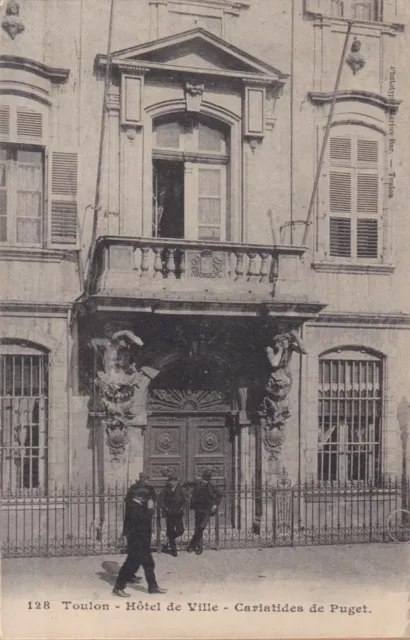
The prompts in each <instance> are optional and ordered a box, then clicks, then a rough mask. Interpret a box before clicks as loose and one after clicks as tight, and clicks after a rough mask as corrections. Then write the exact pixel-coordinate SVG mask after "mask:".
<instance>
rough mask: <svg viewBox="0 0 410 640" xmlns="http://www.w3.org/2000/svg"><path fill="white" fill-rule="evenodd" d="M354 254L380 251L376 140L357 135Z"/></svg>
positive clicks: (369, 254) (360, 255) (374, 255)
mask: <svg viewBox="0 0 410 640" xmlns="http://www.w3.org/2000/svg"><path fill="white" fill-rule="evenodd" d="M356 197H357V201H356V211H357V257H358V258H377V257H378V253H379V217H380V208H381V207H380V171H379V142H378V140H374V139H373V140H372V139H366V138H360V137H359V138H358V139H357V184H356Z"/></svg>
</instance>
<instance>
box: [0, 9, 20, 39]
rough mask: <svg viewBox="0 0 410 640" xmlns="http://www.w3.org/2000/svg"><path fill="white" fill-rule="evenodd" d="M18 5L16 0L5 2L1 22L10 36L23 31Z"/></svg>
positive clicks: (13, 36)
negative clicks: (3, 15)
mask: <svg viewBox="0 0 410 640" xmlns="http://www.w3.org/2000/svg"><path fill="white" fill-rule="evenodd" d="M19 14H20V5H19V3H18V2H16V0H10V1H9V2H8V3H7V7H6V15H5V17H4V18H3V20H2V22H1V26H2V27H3V29H4V31H6V33H8V34H9V36H10V38H11V39H12V40H14V38H15V37H16V36H17V35H18V34H19V33H21V32H22V31H24V29H25V27H24V23H23V21H22V19H21V18H20V15H19Z"/></svg>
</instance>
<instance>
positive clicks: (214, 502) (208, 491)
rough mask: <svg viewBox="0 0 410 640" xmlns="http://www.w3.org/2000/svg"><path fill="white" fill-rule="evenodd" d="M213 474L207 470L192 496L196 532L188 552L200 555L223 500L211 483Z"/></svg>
mask: <svg viewBox="0 0 410 640" xmlns="http://www.w3.org/2000/svg"><path fill="white" fill-rule="evenodd" d="M211 479H212V472H211V471H208V470H205V471H204V472H203V474H202V478H201V481H200V482H198V484H197V485H196V486H195V487H194V489H193V491H192V496H191V509H194V510H195V532H194V535H193V536H192V539H191V542H190V543H189V545H188V549H187V551H188V552H191V551H194V550H195V553H196V554H197V555H200V554H201V553H202V551H203V541H202V536H203V533H204V531H205V529H206V527H207V525H208V523H209V520H210V519H211V516H213V515H214V514H215V513H216V511H217V509H218V507H219V505H220V502H221V500H222V493H221V492H220V491H219V489H218V488H217V487H215V485H213V484H212V483H211Z"/></svg>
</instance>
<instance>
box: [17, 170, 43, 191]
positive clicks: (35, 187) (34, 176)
mask: <svg viewBox="0 0 410 640" xmlns="http://www.w3.org/2000/svg"><path fill="white" fill-rule="evenodd" d="M42 180H43V172H42V167H41V165H40V166H38V165H30V164H19V165H18V167H17V188H18V190H19V191H37V192H41V190H42Z"/></svg>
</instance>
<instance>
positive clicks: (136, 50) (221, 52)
mask: <svg viewBox="0 0 410 640" xmlns="http://www.w3.org/2000/svg"><path fill="white" fill-rule="evenodd" d="M100 59H102V57H101V58H100ZM112 62H113V63H114V64H119V65H121V64H133V63H139V64H141V65H144V64H147V65H148V66H150V67H151V66H152V67H158V66H161V67H165V68H167V67H168V68H170V69H178V68H181V69H192V70H193V71H199V72H200V71H203V72H207V73H211V72H213V71H214V72H216V73H218V75H220V74H223V73H224V72H225V73H226V74H227V75H231V74H235V75H237V74H245V75H249V74H250V75H253V74H255V75H257V76H258V77H266V79H267V80H272V81H274V80H282V79H285V78H286V77H287V75H286V74H282V73H281V72H280V71H279V70H278V69H276V68H274V67H272V66H270V65H268V64H266V63H265V62H263V61H262V60H259V59H257V58H255V57H254V56H251V55H250V54H248V53H246V52H245V51H243V50H241V49H239V48H238V47H235V46H233V45H232V44H230V43H228V42H226V40H223V39H222V38H219V37H218V36H216V35H215V34H213V33H210V32H209V31H206V30H205V29H202V28H196V29H191V30H189V31H184V32H183V33H179V34H174V35H171V36H167V37H166V38H161V39H159V40H154V41H152V42H147V43H144V44H140V45H136V46H135V47H130V48H129V49H122V50H120V51H116V52H114V53H113V54H112Z"/></svg>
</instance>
